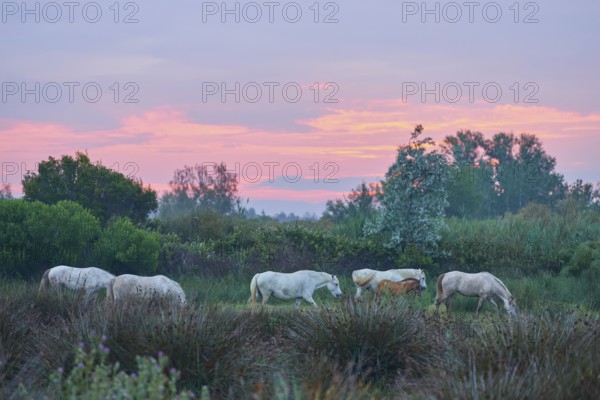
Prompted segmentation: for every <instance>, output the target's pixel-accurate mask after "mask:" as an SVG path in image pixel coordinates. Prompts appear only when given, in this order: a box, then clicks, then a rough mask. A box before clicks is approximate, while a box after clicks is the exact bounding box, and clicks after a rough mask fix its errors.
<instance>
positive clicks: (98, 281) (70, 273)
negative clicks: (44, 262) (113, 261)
mask: <svg viewBox="0 0 600 400" xmlns="http://www.w3.org/2000/svg"><path fill="white" fill-rule="evenodd" d="M114 277H115V276H114V275H113V274H111V273H110V272H106V271H105V270H103V269H100V268H96V267H89V268H74V267H67V266H66V265H59V266H57V267H54V268H50V269H47V270H46V272H44V276H43V277H42V282H41V283H40V288H39V292H42V291H45V290H48V289H50V288H52V289H58V288H59V287H61V286H64V287H67V288H69V289H72V290H83V291H84V292H85V296H86V299H88V300H90V299H91V298H92V297H94V296H95V295H97V292H98V291H99V290H100V289H103V288H106V287H107V286H108V284H109V282H110V280H111V279H113V278H114Z"/></svg>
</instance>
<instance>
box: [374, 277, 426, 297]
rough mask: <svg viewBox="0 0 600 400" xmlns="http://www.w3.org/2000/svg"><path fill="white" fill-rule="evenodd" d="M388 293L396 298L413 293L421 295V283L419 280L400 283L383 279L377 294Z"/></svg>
mask: <svg viewBox="0 0 600 400" xmlns="http://www.w3.org/2000/svg"><path fill="white" fill-rule="evenodd" d="M384 291H387V292H389V293H391V294H394V295H396V296H400V295H403V294H405V293H406V294H408V293H410V292H413V293H414V294H418V295H419V296H420V295H421V282H420V281H419V280H418V279H414V278H407V279H404V280H402V281H400V282H394V281H390V280H389V279H383V280H381V281H379V283H378V284H377V294H381V293H383V292H384Z"/></svg>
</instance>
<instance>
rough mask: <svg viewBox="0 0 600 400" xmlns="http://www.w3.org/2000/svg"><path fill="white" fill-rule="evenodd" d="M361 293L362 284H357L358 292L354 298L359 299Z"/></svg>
mask: <svg viewBox="0 0 600 400" xmlns="http://www.w3.org/2000/svg"><path fill="white" fill-rule="evenodd" d="M361 293H362V288H361V287H360V286H358V285H356V294H355V295H354V299H355V300H358V298H359V297H360V295H361Z"/></svg>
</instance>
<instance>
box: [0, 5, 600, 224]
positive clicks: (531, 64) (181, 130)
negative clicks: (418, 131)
mask: <svg viewBox="0 0 600 400" xmlns="http://www.w3.org/2000/svg"><path fill="white" fill-rule="evenodd" d="M25 4H27V9H26V10H25V9H23V8H22V4H21V3H20V2H14V3H13V2H3V3H2V10H1V13H2V14H1V15H0V35H1V37H2V40H1V41H0V54H2V55H3V56H2V62H1V63H0V81H1V83H0V85H1V86H0V162H1V163H2V164H1V165H2V183H10V184H11V186H12V189H13V193H14V194H16V195H20V190H21V188H20V180H21V177H22V175H23V174H24V173H25V172H26V171H27V170H33V169H35V165H36V163H37V162H40V161H42V160H46V159H47V158H48V157H49V156H53V157H60V156H61V155H64V154H70V155H74V154H75V152H76V151H87V153H88V155H89V156H90V158H91V159H92V160H93V161H101V162H102V164H104V165H105V166H108V167H111V168H113V169H115V170H118V171H120V172H122V173H124V174H125V175H127V176H131V177H135V178H137V179H141V180H142V181H143V183H144V184H146V185H150V186H151V187H152V188H154V189H156V190H157V191H158V192H159V194H160V193H162V192H163V191H164V190H166V189H167V187H168V182H169V180H170V179H171V178H172V176H173V172H174V171H175V170H176V169H178V168H183V166H184V165H194V164H197V163H198V164H201V163H215V162H217V163H218V162H225V163H227V165H228V167H229V169H230V170H231V171H235V172H237V173H238V174H239V176H240V185H239V190H240V192H239V194H240V196H241V197H242V198H243V199H249V200H250V202H249V203H248V206H250V207H254V208H255V209H256V210H257V212H260V211H261V210H264V211H265V212H266V213H267V214H274V213H276V212H279V211H285V212H288V213H289V212H294V213H295V214H297V215H303V214H304V213H306V212H310V213H316V214H320V213H321V212H322V211H323V210H324V204H325V202H326V201H327V200H331V199H335V198H340V197H342V196H343V195H344V194H347V193H348V192H349V191H350V190H351V189H352V188H354V187H355V186H356V185H357V184H359V183H360V182H361V181H366V182H374V181H377V180H378V179H381V178H383V176H384V174H385V172H386V171H387V169H388V167H389V166H390V165H391V164H392V163H393V162H394V159H395V154H396V148H397V146H398V145H401V144H405V143H406V142H407V141H408V138H409V133H410V131H412V129H413V128H414V126H415V125H416V124H419V123H421V124H423V125H424V127H425V134H426V135H427V136H430V137H432V138H433V139H434V140H436V141H439V140H442V139H443V138H444V137H445V136H446V135H451V134H454V133H456V132H457V131H458V130H461V129H470V130H472V131H480V132H482V133H483V134H484V136H485V137H487V138H491V136H492V135H493V134H495V133H498V132H513V133H515V134H520V133H522V132H527V133H533V134H535V135H536V136H537V137H539V138H540V139H541V141H542V143H543V146H544V148H545V150H546V151H547V153H548V154H550V155H552V156H554V157H556V159H557V171H558V172H559V173H562V174H563V175H565V178H566V180H567V181H568V182H573V181H574V180H575V179H578V178H580V179H583V180H584V181H587V182H598V181H600V173H599V171H600V158H599V157H598V149H600V97H599V96H598V95H597V94H598V93H599V92H600V76H599V75H598V71H600V55H599V54H598V51H597V44H598V39H600V25H598V24H597V16H598V15H600V3H599V2H597V1H577V2H575V3H574V4H564V2H562V1H544V2H541V1H540V2H473V3H470V4H472V6H471V7H468V6H465V5H464V3H463V2H425V3H422V2H397V1H378V2H374V3H372V4H371V3H367V2H364V1H344V2H326V1H324V2H303V1H300V2H270V3H268V2H267V3H264V2H233V1H232V2H224V4H225V6H226V9H224V8H223V7H222V4H223V2H199V1H197V2H191V1H175V2H171V3H167V2H158V1H144V2H143V3H142V2H122V3H114V2H106V3H104V2H97V3H92V2H81V3H77V4H76V5H75V6H73V8H72V9H69V8H67V7H66V6H64V5H63V6H61V5H62V4H63V3H46V2H42V3H36V2H25ZM36 4H38V5H37V6H36ZM55 4H57V5H58V6H54V5H55ZM423 4H425V7H423V6H422V5H423ZM236 18H237V20H238V21H236ZM36 19H38V20H39V22H37V21H36Z"/></svg>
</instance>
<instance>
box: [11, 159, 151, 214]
mask: <svg viewBox="0 0 600 400" xmlns="http://www.w3.org/2000/svg"><path fill="white" fill-rule="evenodd" d="M23 193H24V198H25V199H26V200H29V201H33V200H39V201H41V202H43V203H45V204H55V203H57V202H59V201H61V200H71V201H74V202H77V203H79V204H81V205H82V206H84V207H86V208H87V209H89V210H90V211H91V213H92V214H94V215H95V216H96V217H98V218H99V219H100V221H101V222H102V223H103V224H104V223H106V222H107V221H108V220H109V219H110V218H111V217H113V216H125V217H128V218H130V219H131V220H133V221H135V222H143V221H145V220H146V218H147V217H148V214H149V213H150V212H152V211H154V210H156V208H157V207H158V203H157V199H156V192H155V191H154V190H152V189H150V188H144V187H143V186H142V183H141V181H137V180H135V179H133V178H129V177H126V176H124V175H123V174H121V173H119V172H115V171H112V170H110V169H108V168H106V167H104V166H103V165H101V164H99V163H98V164H92V163H91V162H90V159H89V157H88V156H87V155H86V154H83V153H79V152H78V153H77V154H76V158H72V157H71V156H67V155H65V156H62V158H61V159H60V160H57V159H55V158H53V157H49V158H48V161H43V162H42V163H40V164H39V166H38V172H37V173H28V174H27V175H25V177H24V178H23Z"/></svg>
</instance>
